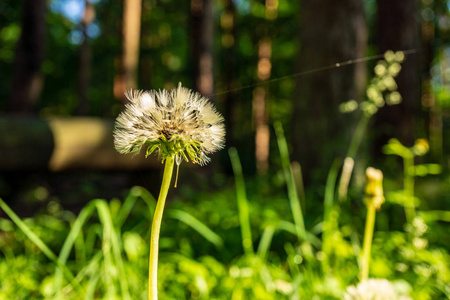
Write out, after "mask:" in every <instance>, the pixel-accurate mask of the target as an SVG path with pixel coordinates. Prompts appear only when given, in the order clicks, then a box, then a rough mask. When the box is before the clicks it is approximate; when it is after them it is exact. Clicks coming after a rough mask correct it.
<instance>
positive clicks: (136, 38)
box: [114, 0, 142, 101]
mask: <svg viewBox="0 0 450 300" xmlns="http://www.w3.org/2000/svg"><path fill="white" fill-rule="evenodd" d="M141 13H142V0H124V1H123V21H122V34H123V36H122V51H123V52H122V57H121V67H120V70H119V74H118V75H117V77H116V79H115V81H114V96H115V97H116V98H118V99H122V100H123V101H126V99H125V96H124V93H125V91H126V90H128V89H133V88H136V87H137V70H138V64H139V42H140V37H141Z"/></svg>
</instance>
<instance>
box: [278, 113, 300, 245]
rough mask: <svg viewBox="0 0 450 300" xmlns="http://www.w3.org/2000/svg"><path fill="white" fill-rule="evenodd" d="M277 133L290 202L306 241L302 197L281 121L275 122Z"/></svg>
mask: <svg viewBox="0 0 450 300" xmlns="http://www.w3.org/2000/svg"><path fill="white" fill-rule="evenodd" d="M274 127H275V133H276V135H277V142H278V148H279V150H280V157H281V165H282V167H283V173H284V178H285V180H286V186H287V190H288V198H289V204H290V206H291V211H292V216H293V218H294V223H295V227H296V231H297V237H298V240H299V241H302V240H303V241H306V229H305V222H304V219H303V213H302V208H301V205H300V199H299V197H298V193H297V188H296V186H295V179H294V176H293V175H292V169H291V164H290V160H289V149H288V145H287V142H286V138H285V136H284V131H283V126H282V125H281V123H280V122H277V123H275V124H274Z"/></svg>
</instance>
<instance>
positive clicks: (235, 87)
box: [0, 0, 450, 299]
mask: <svg viewBox="0 0 450 300" xmlns="http://www.w3.org/2000/svg"><path fill="white" fill-rule="evenodd" d="M449 40H450V1H447V0H404V1H392V0H342V1H325V0H301V1H294V0H215V1H212V0H189V1H175V0H124V1H111V0H23V1H16V0H3V1H1V2H0V99H1V101H0V136H1V138H0V196H1V197H2V198H3V199H4V200H5V201H6V202H7V203H8V204H9V205H11V206H12V208H13V209H14V211H16V212H17V213H18V214H19V215H21V216H24V217H32V216H34V215H35V214H36V213H37V212H45V213H48V211H49V210H50V212H51V211H52V209H53V210H55V207H57V208H58V209H59V210H61V211H63V210H68V211H72V212H75V213H77V212H78V211H79V210H80V209H81V208H82V207H83V205H84V204H85V203H87V202H88V201H89V200H91V199H94V198H105V199H113V198H114V199H117V198H119V199H121V198H123V197H125V195H127V194H128V193H129V191H130V188H131V187H132V186H135V185H138V186H143V187H145V188H146V189H148V190H149V191H150V192H151V193H152V194H153V195H157V193H158V190H159V186H160V180H161V174H162V173H161V164H159V163H158V162H157V159H156V157H154V156H152V157H150V158H148V159H144V158H143V157H142V156H137V157H128V156H126V155H119V154H118V153H116V151H115V150H114V146H113V138H112V130H113V127H114V120H115V118H116V117H117V115H118V114H119V113H120V112H121V111H122V110H123V108H124V105H125V104H126V102H127V100H126V99H125V98H124V92H125V91H126V90H127V89H130V88H138V89H144V90H149V89H157V90H158V89H171V88H174V87H175V86H177V84H178V83H179V82H181V83H182V84H183V86H185V87H188V88H191V89H194V90H197V91H199V92H200V93H201V94H203V95H205V96H207V97H209V98H210V99H211V101H213V102H214V103H215V105H216V106H217V108H218V110H219V111H220V112H221V113H222V114H223V115H224V117H225V123H226V128H227V137H226V147H225V149H224V150H222V151H221V152H219V153H216V154H214V155H213V156H212V163H211V164H210V165H208V166H207V167H204V168H199V167H195V166H189V165H188V164H182V165H181V168H180V179H179V181H178V182H179V188H177V189H171V191H170V193H169V197H170V203H174V204H172V205H175V206H177V205H178V206H180V207H183V205H186V207H187V208H186V207H184V208H183V209H187V210H189V207H191V209H192V212H193V213H194V214H195V213H198V214H197V217H198V218H199V219H200V220H202V221H205V222H206V223H208V222H209V223H208V224H209V225H210V226H213V225H214V224H215V225H217V226H219V225H220V224H222V225H223V223H220V222H219V221H221V222H222V221H223V222H225V223H226V221H224V220H226V219H227V218H231V219H230V220H234V219H233V217H236V215H234V214H233V210H234V209H236V207H235V206H233V205H235V204H230V205H231V207H229V210H225V209H224V212H223V215H221V216H216V219H214V220H215V221H214V220H211V219H209V217H211V218H213V216H212V215H211V216H210V215H209V212H210V210H208V209H211V210H213V209H214V207H210V208H205V210H204V211H197V210H196V209H194V206H195V205H198V206H199V207H204V206H203V205H204V204H201V203H205V201H206V202H209V201H210V202H213V203H214V201H215V200H211V199H217V197H218V198H219V199H218V200H217V201H218V202H217V203H221V205H224V206H226V205H228V204H227V203H229V202H233V201H234V202H235V198H234V176H233V169H232V167H231V163H230V158H229V156H228V149H229V148H230V147H235V148H236V149H237V152H238V153H239V156H240V159H241V163H242V169H243V173H244V176H245V178H246V185H247V187H248V198H249V199H250V200H255V202H256V203H258V204H254V205H255V206H252V209H254V211H255V216H253V219H252V221H251V222H252V224H253V225H254V226H257V227H258V226H259V225H261V226H262V224H265V223H264V222H266V221H265V220H266V219H265V218H266V217H267V218H269V219H270V218H271V217H270V216H273V215H274V214H281V212H283V211H284V209H286V208H285V207H287V209H289V207H288V204H287V203H288V202H283V201H285V199H284V198H283V197H285V192H286V191H285V179H284V177H283V165H282V155H281V156H280V151H282V149H281V146H280V136H281V135H282V133H280V131H277V134H276V131H275V129H274V126H273V125H274V124H278V125H277V126H278V127H277V128H282V129H284V136H285V138H286V140H287V144H288V151H289V157H290V161H292V165H291V170H292V172H293V174H294V175H295V176H294V177H295V178H296V184H297V190H298V193H299V194H300V198H301V202H302V205H303V207H302V209H303V210H304V213H305V212H307V213H305V224H306V226H307V228H313V227H314V226H315V225H317V224H319V223H320V218H321V216H322V214H323V205H322V199H323V197H324V195H325V194H326V191H325V186H326V182H327V178H328V179H329V178H330V174H331V175H332V174H333V172H332V171H330V169H331V170H334V169H336V168H337V169H339V168H341V166H342V163H343V161H344V159H345V158H346V157H349V158H351V159H352V162H351V169H352V171H353V173H352V171H350V174H352V176H351V178H350V177H349V178H348V181H349V183H348V197H349V199H350V200H351V201H349V202H347V204H346V205H347V206H346V207H347V209H348V210H347V212H342V214H343V216H344V219H345V220H346V221H348V222H350V220H352V218H357V217H362V216H364V206H363V205H362V201H361V198H362V193H363V184H364V171H365V168H366V167H367V166H374V167H377V168H379V169H381V170H382V171H383V172H384V174H385V177H386V179H385V190H386V192H387V193H389V192H393V193H392V194H391V197H390V198H389V197H388V198H389V199H391V200H390V201H388V202H389V203H390V204H388V205H387V207H386V208H385V209H386V211H385V215H384V217H383V216H381V217H380V218H381V219H380V220H381V221H379V222H380V223H379V224H381V225H380V226H381V228H384V229H386V230H388V229H399V230H401V229H402V228H403V227H402V226H403V223H404V221H405V220H406V218H407V216H405V213H404V211H403V209H402V205H399V200H398V194H395V191H396V190H399V189H402V188H405V189H406V187H405V186H404V175H405V174H406V175H405V176H407V175H408V174H407V173H408V172H407V171H405V172H404V170H406V168H407V167H408V165H407V164H405V161H407V158H408V157H409V156H408V155H409V154H405V152H402V151H400V150H398V148H395V147H396V146H395V145H397V144H396V143H397V142H398V143H401V144H403V145H404V146H405V147H406V148H407V149H409V150H410V151H411V153H412V154H411V155H412V156H413V164H416V165H422V166H423V168H422V169H421V170H422V171H420V170H419V171H417V172H418V173H417V172H416V173H417V174H416V173H414V174H415V175H417V176H418V177H417V180H416V182H415V185H413V186H412V190H413V191H415V193H416V194H415V196H416V198H417V199H416V200H417V201H416V200H415V201H416V202H415V203H416V206H417V207H420V209H423V210H430V211H431V210H433V211H434V210H440V211H448V210H450V176H449V172H448V169H449V166H450V156H449V155H450V139H449V136H450V84H449V82H450V44H449ZM388 50H392V51H393V52H391V53H390V54H389V55H386V56H384V53H385V52H386V51H388ZM397 51H403V56H402V55H401V54H400V53H398V52H397ZM392 55H394V56H392ZM382 60H384V62H381V63H380V61H382ZM399 63H400V65H401V71H400V72H398V70H397V71H395V70H394V69H396V68H398V65H399ZM391 65H395V66H394V67H392V68H391V69H389V67H390V66H391ZM380 66H381V67H380ZM383 68H384V69H383ZM386 68H388V69H389V70H390V71H389V72H391V71H392V72H391V73H392V74H393V75H392V76H390V75H389V76H387V75H386V74H388V73H389V72H388V71H386ZM386 72H388V73H386ZM389 74H390V73H389ZM386 76H387V77H389V78H388V79H386ZM393 79H395V81H394V83H392V80H393ZM371 88H372V89H371ZM398 94H399V95H400V96H399V95H398ZM380 97H381V98H380ZM380 99H381V100H380ZM389 99H390V100H389ZM400 99H401V101H400ZM377 101H378V102H377ZM380 101H381V102H380ZM385 104H386V105H385ZM277 137H278V138H277ZM392 138H395V139H396V140H394V141H393V140H391V139H392ZM418 139H420V140H419V142H417V140H418ZM389 141H391V143H390V145H391V146H392V145H394V146H392V147H391V148H389V147H385V145H386V144H388V142H389ZM421 145H424V147H425V148H420V146H421ZM414 147H415V148H414ZM394 148H395V149H397V150H398V151H397V150H395V149H394ZM406 148H405V149H406ZM279 149H280V150H279ZM383 149H384V150H383ZM392 149H394V150H392ZM417 149H421V151H422V150H423V151H422V152H420V151H418V150H417ZM409 150H408V151H409ZM416 150H417V151H416ZM396 151H397V152H396ZM391 154H394V155H391ZM402 155H403V156H402ZM405 157H406V160H405ZM333 166H334V167H333ZM333 168H334V169H333ZM336 172H337V171H336ZM420 172H421V173H420ZM415 175H414V176H415ZM349 176H350V175H349ZM344 185H345V184H344ZM332 191H333V190H332ZM212 195H215V196H214V197H216V198H213V196H212ZM396 195H397V196H396ZM200 199H203V200H200ZM226 199H228V200H226ZM271 199H272V200H271ZM274 199H278V200H279V201H278V200H277V201H273V200H274ZM280 199H283V200H280ZM389 199H388V200H389ZM202 201H203V202H202ZM258 201H259V202H258ZM234 202H233V203H234ZM281 203H283V204H281ZM169 205H171V204H169ZM209 205H212V204H209ZM217 205H219V204H217ZM208 207H209V206H208ZM58 209H56V210H58ZM277 209H279V210H278V212H276V211H277ZM343 211H344V209H343ZM268 216H269V217H268ZM345 216H346V217H345ZM440 216H441V215H440ZM445 216H446V217H442V216H441V217H438V218H437V219H439V220H440V219H442V218H443V219H446V218H448V215H445ZM0 218H5V214H4V212H3V211H0ZM202 218H204V220H203V219H202ZM236 218H237V217H236ZM447 221H448V220H447ZM211 222H212V223H211ZM230 222H231V223H226V224H228V225H223V226H222V225H220V226H222V227H220V226H219V227H220V228H221V229H220V230H222V234H223V236H228V237H230V238H231V239H233V238H232V234H231V233H225V231H224V230H225V229H229V228H235V227H234V226H238V225H236V224H238V221H237V220H234V221H230ZM233 222H234V223H233ZM352 222H353V223H352ZM352 222H350V223H351V224H352V226H354V227H352V228H362V227H363V219H362V220H361V219H360V220H356V221H355V220H353V221H352ZM445 224H448V223H445ZM358 226H359V227H358ZM0 227H1V226H0ZM213 227H214V226H213ZM5 228H6V227H5ZM5 228H3V230H6V229H5ZM236 228H237V227H236ZM446 228H447V229H448V227H446ZM0 229H1V228H0ZM442 230H444V229H442ZM350 231H351V230H350ZM350 231H347V232H350ZM238 232H239V231H236V233H238ZM436 232H445V231H436ZM360 234H361V232H360ZM436 234H437V233H436ZM349 236H350V233H349ZM236 238H237V239H238V240H239V237H236ZM283 238H284V237H278V242H277V241H275V242H274V243H278V244H277V245H278V246H276V247H275V248H276V249H282V248H283V242H282V239H283ZM434 238H435V241H436V242H437V243H438V245H441V246H443V247H447V249H448V246H449V245H445V243H443V242H442V240H443V239H442V236H439V235H438V234H437V235H436V236H435V237H434ZM255 240H256V239H255ZM439 241H440V242H439ZM255 243H256V242H255ZM430 243H431V242H430ZM169 244H170V243H169ZM200 244H201V243H200ZM170 245H172V246H173V244H170ZM193 245H195V243H193ZM232 245H235V246H236V247H235V248H233V247H231V248H230V249H232V250H230V251H231V252H229V253H222V254H220V255H219V257H221V258H223V261H228V262H229V261H231V258H232V257H235V255H236V253H238V252H239V251H240V250H237V249H240V244H239V242H236V244H232ZM167 247H169V248H170V247H171V246H167ZM174 247H175V246H174ZM277 247H278V248H277ZM200 248H201V247H200ZM183 249H184V248H183ZM208 249H209V248H206V249H203V248H201V249H197V248H195V247H194V250H193V249H191V250H189V251H193V253H195V254H192V252H190V253H191V254H192V255H193V256H194V257H195V256H196V255H197V256H200V255H201V254H204V253H207V250H208ZM184 250H186V249H184ZM186 251H187V250H186ZM189 251H188V252H189ZM196 251H197V252H196ZM208 251H209V250H208ZM214 251H215V250H214ZM387 256H388V255H387ZM380 272H381V274H383V273H382V271H380ZM0 298H1V297H0ZM178 299H181V298H178ZM228 299H230V298H228ZM249 299H250V298H249ZM260 299H263V298H260ZM264 299H265V298H264ZM418 299H419V298H418ZM421 299H428V298H421ZM430 299H431V298H430ZM433 299H438V298H433Z"/></svg>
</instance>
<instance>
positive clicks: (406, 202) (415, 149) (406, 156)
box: [383, 139, 441, 223]
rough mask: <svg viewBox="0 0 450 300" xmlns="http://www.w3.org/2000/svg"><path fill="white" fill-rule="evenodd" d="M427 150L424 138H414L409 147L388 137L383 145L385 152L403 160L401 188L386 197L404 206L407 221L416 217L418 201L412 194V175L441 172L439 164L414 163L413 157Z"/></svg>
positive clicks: (421, 154) (423, 153)
mask: <svg viewBox="0 0 450 300" xmlns="http://www.w3.org/2000/svg"><path fill="white" fill-rule="evenodd" d="M428 150H429V146H428V141H427V140H425V139H418V140H416V142H415V143H414V146H412V147H410V148H408V147H405V146H403V145H402V144H401V143H400V141H399V140H397V139H390V140H389V142H388V143H387V144H386V145H385V146H384V147H383V152H384V153H385V154H389V155H396V156H399V157H401V158H402V160H403V190H402V191H400V192H394V193H391V194H389V195H388V198H389V199H390V201H391V202H396V203H398V204H401V205H402V206H403V207H404V208H405V215H406V220H407V222H409V223H411V222H412V221H413V220H414V218H415V217H416V206H417V203H418V199H417V198H416V197H415V196H414V177H415V176H426V175H428V174H440V173H441V166H440V165H438V164H420V165H415V164H414V158H415V157H416V156H423V155H425V154H426V153H427V152H428Z"/></svg>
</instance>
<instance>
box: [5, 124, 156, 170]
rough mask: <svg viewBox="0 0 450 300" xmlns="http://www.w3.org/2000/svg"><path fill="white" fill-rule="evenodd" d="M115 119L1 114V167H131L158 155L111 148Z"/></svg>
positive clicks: (149, 162)
mask: <svg viewBox="0 0 450 300" xmlns="http://www.w3.org/2000/svg"><path fill="white" fill-rule="evenodd" d="M113 128H114V121H113V120H106V119H101V118H94V117H70V118H51V119H48V120H42V119H37V118H25V117H0V170H4V171H14V170H27V169H28V170H30V169H34V170H36V169H49V170H51V171H55V172H56V171H63V170H130V169H148V168H157V167H159V166H160V164H159V163H158V162H157V159H154V158H148V159H145V157H144V155H143V154H139V155H136V156H133V155H122V154H119V153H118V152H117V151H116V150H115V149H114V140H113V135H112V132H113Z"/></svg>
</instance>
